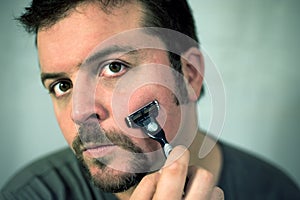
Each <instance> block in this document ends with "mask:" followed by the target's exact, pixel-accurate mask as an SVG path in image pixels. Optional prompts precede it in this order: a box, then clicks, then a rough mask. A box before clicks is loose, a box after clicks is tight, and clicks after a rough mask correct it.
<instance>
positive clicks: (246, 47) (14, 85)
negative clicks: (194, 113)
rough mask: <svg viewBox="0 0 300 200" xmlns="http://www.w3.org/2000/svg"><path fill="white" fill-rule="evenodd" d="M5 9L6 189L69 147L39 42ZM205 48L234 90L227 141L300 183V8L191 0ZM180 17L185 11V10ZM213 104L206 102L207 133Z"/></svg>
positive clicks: (19, 6) (1, 44) (0, 124)
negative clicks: (42, 73) (45, 81)
mask: <svg viewBox="0 0 300 200" xmlns="http://www.w3.org/2000/svg"><path fill="white" fill-rule="evenodd" d="M28 3H29V0H19V1H4V0H1V7H0V11H1V12H0V20H1V21H0V23H1V35H0V36H1V37H0V68H1V72H0V90H1V98H0V99H1V100H0V101H1V103H0V110H1V112H0V128H1V140H0V158H1V162H0V168H1V171H0V187H2V186H3V184H4V183H5V181H7V179H8V178H9V177H10V176H12V174H13V173H15V172H16V171H17V170H19V169H20V168H21V167H22V166H24V165H25V164H28V163H29V162H31V161H32V160H34V159H36V158H38V157H40V156H42V155H44V154H47V153H49V152H51V151H53V150H55V149H58V148H60V147H63V146H66V143H65V141H64V138H63V136H62V135H61V133H60V130H59V128H58V125H57V124H56V121H55V117H54V113H53V110H52V105H51V101H50V98H49V96H48V94H47V92H46V91H45V90H44V89H43V87H42V84H41V83H40V79H39V69H38V62H37V56H36V50H35V47H34V37H33V36H29V35H27V34H26V33H25V32H24V31H23V29H22V27H20V26H18V25H16V22H15V21H14V20H13V17H14V16H18V15H19V14H20V13H21V12H22V10H23V7H24V6H26V5H28ZM190 4H191V6H192V8H193V10H194V14H195V18H196V22H197V25H198V33H199V36H200V40H201V41H202V45H203V47H204V48H205V49H206V50H207V52H208V53H209V55H210V56H211V57H212V59H213V61H214V62H215V63H216V65H217V66H218V69H219V71H220V73H221V74H222V78H223V81H224V84H225V88H226V95H227V104H226V109H227V113H226V119H225V124H224V128H223V132H222V135H221V139H222V140H224V141H227V142H230V143H231V144H233V145H236V146H239V147H241V148H243V149H246V150H248V151H250V152H252V153H254V154H256V155H259V156H261V157H263V158H266V159H267V160H269V161H271V162H273V163H275V164H276V165H278V166H279V167H281V168H282V169H284V170H285V171H286V172H287V173H288V174H289V175H290V176H292V177H293V178H294V179H295V180H296V181H297V182H298V184H300V160H299V148H298V147H299V146H300V145H299V144H300V127H299V123H300V89H299V86H300V79H299V73H300V69H299V56H300V54H299V52H300V43H299V41H300V40H299V38H298V37H299V35H300V26H299V20H300V12H298V11H299V8H300V1H298V0H251V1H247V0H227V1H221V0H210V1H206V0H200V1H199V0H190ZM179 12H180V11H179ZM210 106H211V105H210V104H209V98H208V96H206V97H205V98H204V99H203V100H202V102H201V103H200V106H199V107H200V108H202V109H200V110H201V113H200V124H202V127H204V128H207V127H208V124H209V120H208V119H209V117H210V108H209V107H210Z"/></svg>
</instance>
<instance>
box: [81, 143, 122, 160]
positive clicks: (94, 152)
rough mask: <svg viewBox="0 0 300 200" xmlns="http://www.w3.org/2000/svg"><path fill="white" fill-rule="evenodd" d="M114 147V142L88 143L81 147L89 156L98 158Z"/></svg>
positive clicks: (110, 151)
mask: <svg viewBox="0 0 300 200" xmlns="http://www.w3.org/2000/svg"><path fill="white" fill-rule="evenodd" d="M116 147H117V146H116V145H114V144H101V145H88V146H85V148H84V149H83V154H86V155H87V156H89V157H94V158H99V157H103V156H105V155H107V154H109V153H112V151H114V149H115V148H116Z"/></svg>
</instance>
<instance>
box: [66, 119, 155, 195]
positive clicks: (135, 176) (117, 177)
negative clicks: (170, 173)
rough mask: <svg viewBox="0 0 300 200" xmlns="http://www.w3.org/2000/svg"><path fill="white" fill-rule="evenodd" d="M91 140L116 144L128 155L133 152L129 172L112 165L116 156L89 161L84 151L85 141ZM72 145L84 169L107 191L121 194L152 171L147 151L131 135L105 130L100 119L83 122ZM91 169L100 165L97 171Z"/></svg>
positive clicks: (88, 175)
mask: <svg viewBox="0 0 300 200" xmlns="http://www.w3.org/2000/svg"><path fill="white" fill-rule="evenodd" d="M88 143H95V144H107V143H112V144H114V145H117V146H118V147H120V148H121V149H122V150H123V151H126V154H129V155H130V156H129V158H128V162H127V163H126V168H127V169H128V171H125V170H122V171H121V170H119V169H116V168H115V167H111V166H110V164H111V163H112V162H113V161H114V160H115V159H118V157H116V155H108V156H104V157H101V158H90V159H89V161H87V159H86V158H85V157H84V156H83V151H84V150H85V144H88ZM72 147H73V150H74V152H75V155H76V157H77V159H78V160H79V163H80V164H81V166H82V169H83V172H84V173H85V174H86V176H87V177H88V179H89V180H91V181H92V183H93V184H94V185H95V186H96V187H98V188H100V189H101V190H103V191H104V192H109V193H119V192H123V191H126V190H128V189H129V188H131V187H133V186H135V185H137V184H138V183H139V182H140V181H141V180H142V178H143V177H144V176H145V175H146V174H147V173H148V172H149V171H150V164H149V160H148V158H147V157H146V155H145V154H144V152H143V150H142V149H141V148H140V147H138V146H137V145H135V144H134V143H133V142H132V140H131V139H130V138H129V137H128V136H126V135H125V134H124V133H120V132H117V131H107V132H105V131H104V130H103V129H101V128H100V126H99V124H98V123H96V122H94V123H86V124H82V125H81V126H80V127H79V130H78V136H77V137H76V138H75V140H74V141H73V143H72ZM124 164H125V163H124ZM91 168H93V169H95V168H96V169H97V170H96V171H97V172H96V173H95V172H93V173H92V172H91ZM93 171H95V170H93ZM135 172H136V173H135Z"/></svg>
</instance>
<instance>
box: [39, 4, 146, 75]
mask: <svg viewBox="0 0 300 200" xmlns="http://www.w3.org/2000/svg"><path fill="white" fill-rule="evenodd" d="M142 18H143V15H142V8H141V6H139V5H138V4H136V3H135V4H133V3H130V4H124V5H122V7H117V8H114V9H111V10H110V11H109V12H104V11H103V10H102V9H101V7H100V6H99V5H98V4H96V3H88V4H82V5H80V6H78V7H77V8H76V9H74V10H72V11H71V12H70V14H69V15H68V16H67V17H66V18H64V19H62V20H60V21H58V22H57V23H56V24H54V25H53V26H51V27H49V28H45V29H41V30H39V31H38V34H37V45H38V54H39V61H40V65H41V70H42V71H47V72H51V71H58V70H60V71H65V70H67V68H69V67H70V66H77V65H78V64H80V63H81V62H82V61H83V60H84V59H85V58H86V57H87V56H88V55H89V53H90V52H91V51H92V50H93V49H94V48H95V47H96V46H97V45H98V44H99V43H101V42H102V41H105V40H106V39H107V38H110V37H111V36H113V35H115V34H117V33H120V32H124V31H126V30H130V29H134V28H138V27H141V23H142Z"/></svg>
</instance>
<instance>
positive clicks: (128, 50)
mask: <svg viewBox="0 0 300 200" xmlns="http://www.w3.org/2000/svg"><path fill="white" fill-rule="evenodd" d="M116 53H122V54H136V53H137V49H136V48H133V47H132V46H119V45H113V46H110V47H107V48H104V49H102V50H100V51H97V52H95V53H94V54H92V55H91V56H89V57H88V58H87V59H86V60H85V61H84V64H87V65H88V64H90V63H93V62H95V61H97V60H98V59H99V58H105V57H108V56H109V55H111V54H116Z"/></svg>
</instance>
